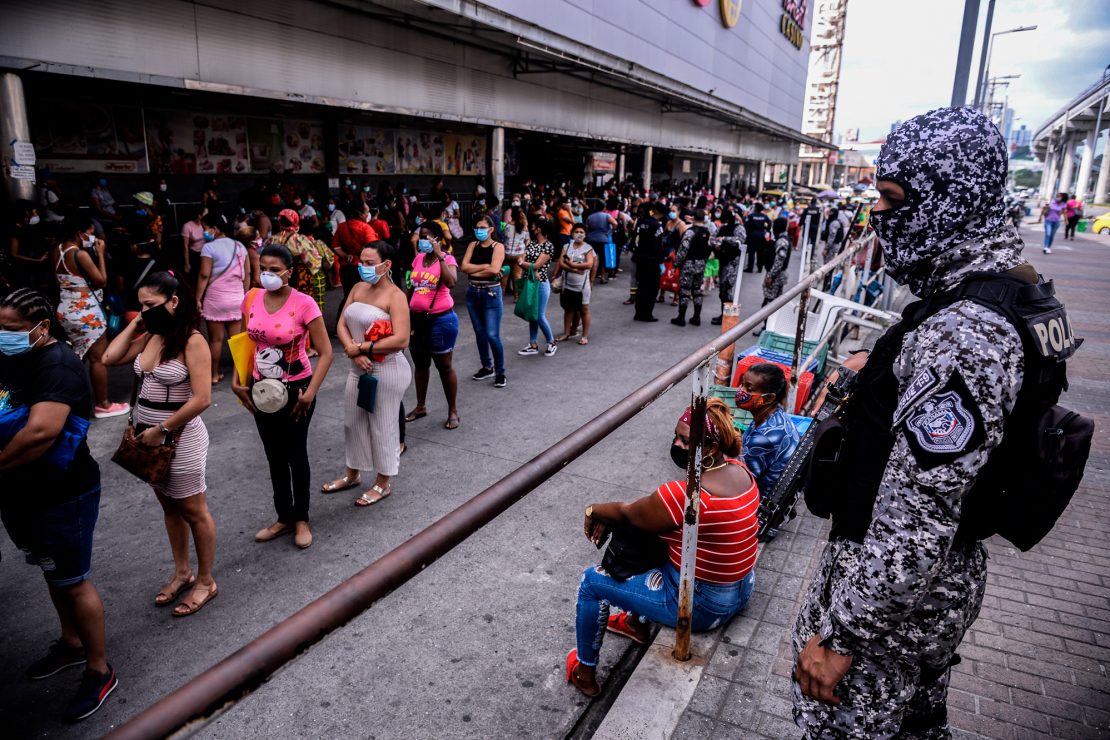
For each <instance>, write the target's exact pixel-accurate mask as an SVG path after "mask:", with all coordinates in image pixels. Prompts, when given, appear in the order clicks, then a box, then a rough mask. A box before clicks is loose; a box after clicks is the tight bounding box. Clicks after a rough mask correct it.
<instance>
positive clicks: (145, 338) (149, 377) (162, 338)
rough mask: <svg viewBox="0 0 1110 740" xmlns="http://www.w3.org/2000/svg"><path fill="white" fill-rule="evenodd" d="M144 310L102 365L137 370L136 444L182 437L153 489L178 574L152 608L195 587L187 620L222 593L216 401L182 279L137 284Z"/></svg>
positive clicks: (181, 610)
mask: <svg viewBox="0 0 1110 740" xmlns="http://www.w3.org/2000/svg"><path fill="white" fill-rule="evenodd" d="M202 259H203V258H202ZM202 270H203V267H202ZM139 305H140V306H142V312H141V313H140V314H139V316H137V317H136V318H135V320H134V321H132V322H131V323H129V324H128V325H127V327H126V328H125V329H124V330H123V331H122V332H120V334H119V336H117V337H116V338H115V339H113V340H112V343H111V344H110V345H109V346H108V350H107V351H106V352H105V353H104V361H105V362H106V363H107V364H109V365H126V364H128V363H132V365H133V367H134V372H135V375H136V376H138V380H137V382H138V383H139V384H140V385H139V394H138V403H137V404H136V408H135V417H134V419H135V426H136V428H137V429H142V430H143V431H142V432H141V434H140V435H139V441H140V442H142V443H143V444H147V445H150V446H152V447H153V446H155V445H160V444H162V443H163V442H164V440H165V438H166V436H167V435H169V434H174V433H176V435H177V450H176V452H175V453H174V456H173V460H172V461H171V462H170V471H169V475H167V476H166V479H165V480H164V481H162V482H161V483H158V484H157V485H155V486H154V494H155V496H157V497H158V503H160V504H161V505H162V512H163V514H164V518H165V523H166V534H167V535H169V540H170V550H171V552H172V553H173V561H174V574H173V576H172V577H171V578H170V580H169V581H168V582H167V583H166V585H165V586H163V587H162V589H161V590H160V591H159V592H158V594H157V595H156V596H155V597H154V605H155V606H167V605H169V604H171V603H172V602H173V601H174V600H176V599H177V597H178V596H180V595H181V594H182V593H183V592H185V591H186V590H189V589H190V587H191V589H192V590H191V591H189V595H188V596H187V597H186V598H185V599H184V601H182V602H181V603H180V604H178V605H177V607H176V608H174V610H173V612H172V614H173V616H175V617H187V616H189V615H190V614H195V613H196V612H198V611H200V610H201V609H202V608H204V606H205V605H206V604H207V603H208V602H209V601H211V600H212V599H214V598H216V595H217V593H219V591H218V589H217V588H216V581H215V580H214V579H213V577H212V564H213V561H214V560H215V557H216V522H215V521H214V520H213V519H212V514H211V513H209V511H208V499H207V491H208V486H207V483H206V482H205V466H206V462H207V459H208V430H207V429H206V428H205V426H204V422H203V421H201V419H200V415H201V413H203V412H204V410H205V409H207V408H208V407H209V405H211V402H212V384H211V383H209V382H207V379H208V373H209V371H210V369H211V362H210V361H209V350H208V343H207V342H205V341H204V337H203V336H201V334H200V332H199V331H197V312H196V308H195V304H194V303H193V301H192V296H190V295H188V288H186V287H185V286H184V285H182V284H181V283H180V282H179V281H178V280H177V278H175V277H174V276H173V275H170V274H169V273H168V272H155V273H151V274H150V275H148V276H147V277H146V278H145V279H144V280H143V281H142V283H140V285H139ZM140 325H141V327H142V328H141V329H140ZM190 535H192V539H193V546H194V547H195V549H196V553H197V572H196V574H195V575H194V574H193V570H192V568H191V567H190V566H189V536H190Z"/></svg>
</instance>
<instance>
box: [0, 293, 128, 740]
mask: <svg viewBox="0 0 1110 740" xmlns="http://www.w3.org/2000/svg"><path fill="white" fill-rule="evenodd" d="M64 338H65V334H64V333H63V332H62V331H60V329H59V327H58V325H57V324H56V323H55V320H54V311H53V310H52V309H51V307H50V304H49V303H48V302H47V300H46V297H45V296H43V295H42V294H41V293H37V292H35V291H33V290H31V289H30V288H17V289H16V290H14V291H12V292H10V293H8V294H6V295H5V296H3V297H2V298H0V385H2V386H4V387H5V388H6V389H7V390H8V391H9V392H10V393H11V396H10V402H11V404H12V406H13V407H20V406H23V407H26V408H27V410H28V414H29V416H28V419H27V423H26V424H25V425H24V426H23V428H22V429H20V430H19V431H18V432H16V433H15V435H14V436H12V437H11V438H10V439H8V440H6V441H5V442H4V444H3V448H2V449H0V489H2V490H3V491H4V495H3V496H0V516H2V518H3V522H4V528H5V529H6V530H7V531H8V535H9V536H10V537H11V538H12V541H13V542H15V543H16V545H17V547H19V548H20V549H21V550H24V551H25V552H26V554H27V562H28V563H33V564H36V565H41V566H42V567H43V571H42V574H43V577H44V578H45V579H46V585H47V588H48V590H49V591H50V600H51V602H52V603H53V605H54V609H55V611H56V612H57V614H58V621H59V622H61V635H60V637H59V638H58V639H57V640H56V641H55V642H54V643H53V645H51V646H50V648H49V651H48V652H47V654H46V655H45V656H44V657H43V658H41V659H39V660H37V661H36V662H34V663H32V664H31V665H30V667H29V668H28V669H27V674H26V675H27V677H28V678H30V679H31V680H35V679H41V678H47V677H48V676H53V675H54V674H55V673H58V672H59V671H62V670H64V669H66V668H70V667H74V666H81V665H84V667H85V670H84V673H83V674H82V677H81V684H80V687H79V688H78V690H77V694H76V695H74V697H73V699H72V700H71V701H70V703H69V705H68V706H67V707H66V710H65V717H66V719H67V720H68V721H71V722H72V721H76V720H80V719H84V718H85V717H88V716H89V715H91V714H92V713H93V712H95V711H96V710H97V709H99V708H100V706H101V704H103V703H104V700H105V699H106V698H107V697H108V694H110V693H111V692H112V691H113V690H114V689H115V687H116V684H117V679H116V674H115V671H113V670H112V667H111V666H110V665H109V664H108V661H107V657H106V655H105V639H104V604H103V602H101V600H100V594H98V593H97V590H96V588H95V587H94V586H93V585H92V582H91V581H90V580H89V577H90V574H91V571H92V544H93V530H94V528H95V526H96V520H97V514H98V511H99V508H100V468H99V467H98V466H97V464H96V461H95V460H94V459H93V457H92V455H91V454H90V453H89V447H88V444H87V443H86V441H85V440H84V439H83V438H82V439H81V440H80V441H79V443H78V444H77V446H76V448H75V450H74V452H73V456H72V459H71V460H70V461H69V464H68V466H67V467H65V468H64V469H63V468H61V467H59V465H58V464H57V463H55V462H51V461H50V460H49V459H47V456H46V453H47V452H48V451H49V450H50V449H51V448H53V447H54V445H55V443H56V442H57V441H60V440H61V439H62V437H63V435H65V433H66V428H67V422H68V421H69V417H70V416H74V417H77V418H79V419H82V420H88V418H89V417H90V415H91V414H92V404H93V400H92V398H91V397H90V396H89V386H88V382H87V381H86V380H85V369H84V367H83V366H82V365H81V360H80V359H78V358H77V356H76V355H75V354H74V353H73V350H71V349H70V348H69V346H68V345H67V344H66V343H65V341H64ZM9 670H10V669H9Z"/></svg>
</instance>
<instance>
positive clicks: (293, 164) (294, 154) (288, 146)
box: [285, 120, 324, 174]
mask: <svg viewBox="0 0 1110 740" xmlns="http://www.w3.org/2000/svg"><path fill="white" fill-rule="evenodd" d="M285 171H286V172H292V173H296V174H303V173H313V174H315V173H319V172H323V171H324V125H323V124H322V123H317V122H315V121H304V120H298V121H286V122H285Z"/></svg>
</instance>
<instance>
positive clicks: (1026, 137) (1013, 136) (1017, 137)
mask: <svg viewBox="0 0 1110 740" xmlns="http://www.w3.org/2000/svg"><path fill="white" fill-rule="evenodd" d="M1007 141H1009V142H1010V146H1012V147H1019V146H1029V144H1030V142H1032V141H1033V131H1032V130H1031V129H1029V128H1027V127H1026V125H1025V124H1024V123H1023V124H1021V125H1020V126H1018V127H1017V128H1012V127H1011V129H1010V135H1009V136H1008V137H1007Z"/></svg>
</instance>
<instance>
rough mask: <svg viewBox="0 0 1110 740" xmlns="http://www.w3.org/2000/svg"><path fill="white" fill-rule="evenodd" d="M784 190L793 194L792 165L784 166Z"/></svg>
mask: <svg viewBox="0 0 1110 740" xmlns="http://www.w3.org/2000/svg"><path fill="white" fill-rule="evenodd" d="M786 190H787V191H788V192H791V193H792V192H794V165H792V164H788V165H786Z"/></svg>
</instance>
